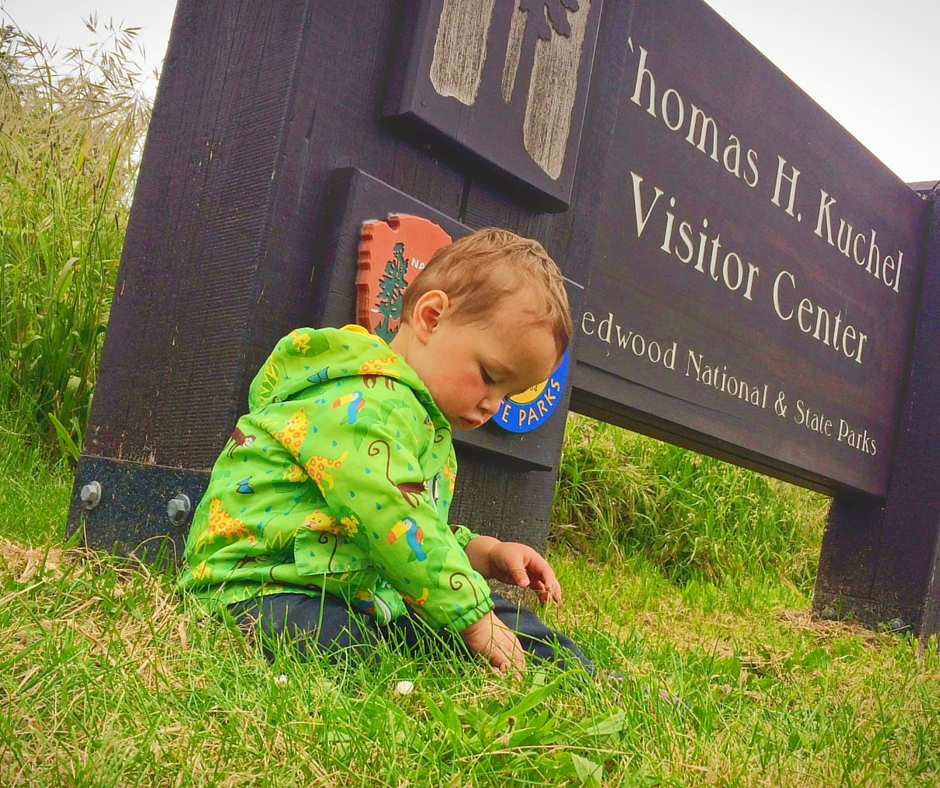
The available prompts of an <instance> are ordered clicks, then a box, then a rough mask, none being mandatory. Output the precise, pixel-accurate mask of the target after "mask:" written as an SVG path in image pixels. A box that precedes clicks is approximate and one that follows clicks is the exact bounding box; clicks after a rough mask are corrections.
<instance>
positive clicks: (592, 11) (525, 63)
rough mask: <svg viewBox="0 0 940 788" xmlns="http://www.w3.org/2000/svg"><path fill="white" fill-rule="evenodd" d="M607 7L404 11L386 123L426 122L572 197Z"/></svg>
mask: <svg viewBox="0 0 940 788" xmlns="http://www.w3.org/2000/svg"><path fill="white" fill-rule="evenodd" d="M602 6H603V0H555V1H554V2H551V3H542V2H538V3H536V2H531V0H422V1H421V2H410V3H408V4H407V10H406V20H405V24H404V28H405V31H406V32H405V34H404V35H405V38H406V41H407V42H408V48H407V49H405V50H404V51H405V53H406V54H405V55H404V56H403V57H402V58H401V59H396V64H395V66H396V70H395V72H394V77H393V81H392V88H391V91H390V93H389V96H388V99H387V101H386V105H385V114H386V115H387V116H392V117H399V118H403V119H405V120H407V121H409V122H411V123H412V124H420V125H421V126H423V127H426V128H429V129H432V130H434V131H435V132H437V133H438V134H441V135H443V136H444V137H446V138H448V139H449V140H451V141H453V142H455V143H457V144H459V145H460V146H461V147H462V148H464V149H466V150H469V151H471V152H472V153H474V154H476V155H478V156H479V157H481V159H482V160H483V161H485V162H486V163H487V164H490V165H493V166H494V167H495V168H496V169H498V170H500V171H502V172H504V173H507V174H509V175H510V176H512V178H513V180H514V181H516V182H518V183H522V184H525V185H526V186H528V187H530V189H532V190H534V191H536V192H537V193H539V194H540V195H542V197H543V198H544V199H543V200H542V202H543V203H544V207H545V208H546V209H549V210H564V209H565V208H566V207H567V206H568V204H569V202H570V200H571V186H572V183H573V181H574V175H575V171H576V168H577V160H578V149H579V146H580V142H581V129H582V125H583V122H584V111H585V105H586V101H587V94H588V89H589V87H590V80H591V71H592V66H593V62H594V47H595V44H596V41H597V31H598V24H599V21H600V17H601V11H602Z"/></svg>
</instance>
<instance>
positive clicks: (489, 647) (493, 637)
mask: <svg viewBox="0 0 940 788" xmlns="http://www.w3.org/2000/svg"><path fill="white" fill-rule="evenodd" d="M460 637H462V638H463V640H464V643H466V644H467V646H468V648H469V649H470V650H471V651H472V652H473V653H474V654H480V655H481V656H484V657H486V659H487V660H488V661H489V663H490V664H491V665H492V666H493V667H494V668H496V669H497V670H511V671H512V672H513V673H514V674H515V675H516V676H519V675H520V674H521V673H522V672H523V671H524V670H525V652H524V651H523V649H522V644H521V643H520V642H519V638H517V637H516V633H515V632H513V631H512V630H511V629H510V628H509V627H507V626H506V625H505V624H504V623H503V622H502V621H500V620H499V619H498V618H497V617H496V615H495V614H494V613H493V611H490V612H489V613H487V614H486V615H485V616H483V618H481V619H479V620H478V621H476V622H474V623H473V624H471V625H470V626H469V627H467V628H466V629H464V630H462V631H461V633H460Z"/></svg>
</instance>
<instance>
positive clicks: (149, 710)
mask: <svg viewBox="0 0 940 788" xmlns="http://www.w3.org/2000/svg"><path fill="white" fill-rule="evenodd" d="M588 427H590V428H591V429H602V428H600V427H598V426H591V425H590V424H587V423H585V422H579V421H578V420H577V419H573V420H572V425H570V426H569V443H570V442H571V440H575V441H577V440H580V433H579V430H581V429H585V428H588ZM618 435H620V436H624V437H622V438H621V437H617V436H618ZM602 437H604V440H614V441H619V443H618V445H619V446H621V448H622V449H623V450H624V451H626V450H627V449H628V448H629V447H625V446H626V444H624V443H623V441H629V442H633V443H634V444H635V445H633V448H632V451H634V457H635V461H636V462H638V463H639V462H640V461H642V460H643V452H641V451H638V450H637V445H641V448H643V451H645V452H646V453H647V454H646V459H645V462H647V463H649V462H650V461H651V460H650V458H651V457H657V456H658V457H660V459H661V458H662V453H663V452H667V453H668V452H672V453H675V454H676V456H680V455H682V454H684V453H681V452H679V450H676V449H667V448H663V447H661V445H660V444H656V445H654V444H652V442H648V443H649V444H650V445H649V446H647V442H646V441H645V439H640V438H637V437H635V436H627V435H626V433H619V432H618V433H612V434H611V435H606V437H605V436H602ZM637 441H639V442H640V443H639V444H636V442H637ZM6 442H7V443H11V441H10V440H9V439H8V440H7V441H6ZM597 442H598V441H595V443H597ZM599 442H600V443H603V442H604V441H603V440H602V441H599ZM16 443H17V441H12V444H16ZM7 448H8V451H7V452H5V454H6V456H7V457H13V458H14V459H13V461H10V460H7V461H5V464H3V465H2V466H0V474H2V475H0V490H2V491H3V492H2V496H3V497H2V499H0V518H2V519H0V535H2V536H3V537H4V538H3V541H2V542H0V668H2V669H0V694H2V697H3V714H2V715H0V785H3V786H8V785H9V786H17V785H36V786H73V787H74V786H89V787H90V786H95V787H96V788H97V787H98V786H130V785H135V786H185V785H213V786H293V785H336V786H347V785H372V786H386V785H391V786H405V785H408V786H451V785H453V786H464V785H474V786H477V785H479V786H483V785H498V786H510V785H512V786H515V785H546V784H547V785H566V784H570V785H624V786H632V785H643V786H648V785H670V786H673V785H674V786H687V785H726V786H739V785H740V786H759V785H798V786H804V785H807V786H816V785H820V786H821V785H826V786H829V785H833V786H836V785H838V786H862V785H897V786H902V785H910V786H926V785H935V784H937V783H938V781H940V720H938V714H940V682H938V681H937V678H938V677H940V662H938V658H937V651H936V643H932V644H930V647H928V648H925V649H921V653H920V655H919V652H918V644H917V642H916V640H914V639H912V638H910V637H909V636H898V635H894V634H890V633H873V632H870V631H868V630H864V629H860V628H856V627H853V626H850V625H847V624H841V623H834V622H820V621H817V620H815V619H814V618H813V617H812V616H811V614H810V610H809V605H810V589H811V583H802V584H801V583H797V582H794V581H793V580H792V579H788V578H787V577H785V576H784V575H785V574H786V573H785V572H784V573H783V574H781V573H780V572H778V576H777V577H776V578H774V577H773V573H772V571H770V569H768V568H767V567H764V568H760V567H758V568H757V570H755V571H754V572H751V573H750V574H748V573H745V572H742V571H740V570H735V569H733V568H730V569H727V570H725V571H724V574H722V575H721V576H720V577H719V578H718V579H715V578H714V577H711V578H710V577H709V572H707V571H698V572H697V573H695V572H692V574H689V576H685V577H683V578H682V579H676V578H674V577H670V573H669V572H668V571H664V569H663V567H662V566H661V565H660V563H661V559H662V556H661V554H660V553H659V552H658V548H657V547H656V545H653V546H651V547H649V548H648V549H642V548H640V547H638V548H636V549H635V550H633V551H632V552H631V553H627V550H626V549H625V548H623V547H621V548H620V555H618V554H617V551H616V550H615V549H614V546H613V545H611V544H608V545H607V546H606V547H604V545H602V544H598V545H597V548H598V549H597V550H593V551H592V550H587V551H585V552H580V553H579V552H578V551H576V550H575V548H573V547H572V546H571V540H567V539H562V538H561V537H563V536H564V535H565V534H566V533H569V534H570V531H571V530H572V529H577V530H579V531H581V532H585V533H586V531H587V529H586V528H585V527H581V526H579V525H578V524H577V523H569V528H568V529H567V530H566V529H562V528H558V529H556V531H555V533H556V535H558V537H559V538H558V539H557V540H556V543H555V547H554V548H553V551H552V553H551V556H550V557H551V560H552V562H553V564H554V566H555V567H556V570H557V571H558V574H559V576H560V578H561V581H562V583H563V587H564V590H565V603H564V605H563V606H562V607H560V608H557V609H553V610H550V611H549V612H548V613H547V614H546V617H547V618H548V620H549V621H550V622H551V623H553V624H554V625H555V626H556V627H557V628H559V629H562V630H564V631H566V632H569V633H570V634H572V635H573V636H574V637H575V639H576V640H578V641H579V642H580V643H581V644H582V645H583V647H584V649H585V651H586V652H587V653H588V654H589V655H590V656H591V657H592V658H593V659H594V660H595V661H596V662H597V664H598V665H599V666H600V667H601V668H602V670H603V672H604V674H605V675H610V674H617V673H619V674H622V678H621V679H620V680H619V682H610V681H606V680H604V679H600V680H590V679H587V678H586V677H584V676H583V675H579V674H576V673H575V674H565V673H562V672H560V671H558V670H556V669H554V668H536V667H533V668H532V669H531V670H530V671H529V673H528V675H527V676H526V677H525V679H524V680H523V681H522V682H516V683H514V682H513V681H512V680H510V679H509V678H507V677H505V676H501V675H494V674H492V673H490V672H487V671H486V670H484V669H483V668H482V667H480V666H478V665H475V664H469V663H464V662H461V661H459V660H456V659H447V658H440V659H428V658H405V657H403V656H401V655H400V654H396V653H393V652H391V651H384V652H383V653H381V654H380V656H381V666H379V667H377V666H376V665H375V663H374V661H372V660H369V661H368V662H365V663H364V662H361V661H356V660H353V659H350V660H349V661H348V662H346V663H344V664H342V665H340V666H338V667H337V666H331V665H329V664H326V663H323V664H321V663H313V664H301V663H299V662H297V661H296V660H295V659H294V658H293V657H292V656H291V655H290V653H288V652H284V653H281V654H280V655H279V657H278V659H277V662H276V664H274V665H273V666H269V665H268V664H267V663H266V662H265V661H264V659H263V657H262V656H261V654H260V649H259V648H258V647H257V646H256V645H255V644H254V643H251V642H249V641H246V639H245V638H244V636H243V635H242V634H241V633H240V632H239V631H238V630H237V629H236V628H235V627H234V626H232V625H231V624H226V623H224V622H221V621H215V620H210V619H205V618H203V617H201V616H200V615H199V613H198V612H197V611H196V610H195V609H191V608H189V607H188V606H187V605H186V604H185V603H183V602H181V601H180V600H179V599H178V598H177V597H176V596H174V594H173V592H172V582H173V578H172V577H171V576H166V575H161V574H154V573H152V572H151V571H149V570H148V569H147V568H146V567H139V566H134V565H133V564H130V563H127V562H123V561H121V560H119V559H115V558H111V557H107V556H101V555H94V554H88V553H83V552H81V551H75V550H72V551H65V550H63V545H62V536H61V534H62V527H61V526H62V522H63V520H64V516H65V509H66V506H67V500H68V491H69V489H70V485H69V479H68V474H67V470H65V469H63V468H58V469H53V470H49V469H48V466H46V465H44V464H43V462H42V461H41V460H40V459H39V458H38V457H35V456H34V455H33V454H31V453H30V451H28V450H26V449H22V448H21V452H20V454H19V456H16V452H14V451H11V450H10V449H12V446H10V447H7ZM566 457H567V459H568V461H569V463H570V446H569V452H568V454H567V455H566ZM609 458H610V451H609V446H608V450H604V448H603V446H601V447H600V448H599V450H598V454H597V456H596V457H595V458H594V460H591V459H590V457H586V455H582V457H581V460H580V462H581V468H582V471H584V470H586V469H587V468H588V466H589V465H590V462H601V461H603V462H607V461H608V460H609ZM686 460H688V461H690V462H691V461H692V459H691V458H686V459H684V460H682V461H686ZM697 462H698V463H699V468H700V469H701V465H702V463H703V462H705V463H706V465H707V466H708V467H707V470H708V472H709V473H712V474H717V475H720V474H722V473H724V474H726V475H728V474H730V475H731V477H733V478H732V483H733V484H739V483H740V472H739V470H738V469H730V468H728V467H727V466H720V464H717V463H716V464H714V466H712V465H711V463H712V462H713V461H710V460H707V461H706V460H704V458H699V459H698V460H697ZM722 468H724V470H722ZM631 473H633V474H634V475H636V474H641V475H642V474H651V475H652V476H655V473H653V472H652V471H650V466H649V465H648V464H647V465H645V466H644V465H642V464H639V465H637V466H636V467H635V468H634V469H633V470H632V471H631ZM589 475H590V474H589ZM717 475H716V476H714V477H713V478H712V481H711V483H710V484H711V486H713V487H714V485H715V484H717V481H716V479H717ZM567 478H569V477H567V476H565V475H563V478H562V483H561V485H560V489H563V488H564V485H565V483H566V479H567ZM758 481H759V480H758ZM585 483H586V482H585ZM771 487H772V488H773V490H776V485H771ZM610 490H611V493H612V495H614V494H615V495H614V497H612V498H611V500H610V501H608V502H607V504H605V503H604V502H603V500H602V499H599V498H598V499H596V500H595V504H597V506H598V507H599V508H598V511H601V512H603V511H604V506H605V505H609V506H617V507H619V508H622V507H623V506H624V505H625V504H624V500H625V499H624V496H625V494H626V493H625V490H624V488H617V487H616V485H615V484H614V482H611V485H610ZM773 490H772V492H773ZM595 492H596V491H595ZM646 494H647V495H648V497H652V498H653V499H657V496H660V495H661V494H663V493H661V491H659V490H657V489H653V488H648V489H647V490H646ZM775 495H777V497H778V498H779V497H783V498H787V497H788V496H793V495H797V496H798V497H799V496H804V497H805V496H806V495H807V494H804V493H802V492H799V491H796V492H794V491H792V489H786V490H780V491H777V493H775ZM660 503H661V504H662V505H665V504H664V503H662V501H661V502H660ZM803 503H804V505H805V507H806V508H805V511H809V512H811V513H812V512H815V513H814V514H812V517H811V518H810V519H813V518H815V520H814V523H815V524H814V525H812V528H813V529H816V530H818V527H819V524H818V522H817V521H818V510H819V502H818V501H814V500H811V499H806V500H804V501H803ZM791 504H792V501H791V502H790V503H788V504H787V506H790V505H791ZM676 505H677V504H675V503H673V504H671V505H670V506H669V507H668V508H673V507H674V506H676ZM754 505H756V506H759V507H766V506H775V505H779V502H778V501H775V500H763V501H757V502H755V504H754ZM557 511H558V507H556V512H557ZM683 516H685V515H683ZM708 516H712V517H713V515H708ZM708 516H703V518H700V519H704V520H707V519H708ZM609 525H610V524H609V523H608V524H607V526H605V528H607V529H608V530H610V528H609ZM582 526H583V524H582ZM689 527H690V528H691V529H692V530H693V531H694V530H695V529H696V528H706V527H707V528H714V525H709V524H708V523H702V522H692V523H690V525H689ZM728 530H729V532H732V531H733V530H734V529H733V528H729V529H728ZM629 538H633V537H629ZM712 538H713V539H717V538H719V536H718V534H717V533H714V532H713V533H712ZM591 539H592V540H593V541H598V539H599V537H598V536H597V535H596V534H592V535H591ZM624 539H627V540H628V538H627V537H624ZM625 543H626V542H624V540H623V539H621V542H620V543H619V544H625ZM722 549H724V548H722ZM800 549H801V548H800V546H799V545H797V546H795V547H794V552H796V553H799V552H800ZM719 552H720V550H719ZM601 554H604V555H605V558H604V560H600V559H599V558H598V555H601ZM784 558H785V557H784ZM792 563H793V559H792V558H789V559H786V560H783V561H782V564H781V566H782V567H792ZM733 564H734V561H731V562H730V565H733ZM690 571H691V570H690ZM781 571H782V570H781ZM800 571H802V570H800ZM673 574H675V573H673ZM686 574H688V573H686ZM711 574H712V575H714V574H715V571H714V570H711ZM799 574H800V572H797V575H799ZM403 680H407V681H411V682H413V684H414V690H413V691H412V692H410V693H406V694H401V693H400V692H398V690H397V687H398V684H399V682H400V681H403Z"/></svg>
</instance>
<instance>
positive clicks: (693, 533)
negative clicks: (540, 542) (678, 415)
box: [552, 415, 828, 592]
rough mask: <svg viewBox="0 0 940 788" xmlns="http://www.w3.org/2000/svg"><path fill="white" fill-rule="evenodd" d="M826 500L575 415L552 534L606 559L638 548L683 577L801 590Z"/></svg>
mask: <svg viewBox="0 0 940 788" xmlns="http://www.w3.org/2000/svg"><path fill="white" fill-rule="evenodd" d="M827 506H828V503H827V499H826V498H824V497H823V496H820V495H817V494H815V493H810V492H808V491H806V490H801V489H799V488H797V487H793V486H791V485H788V484H785V483H783V482H778V481H776V480H774V479H771V478H769V477H767V476H763V475H761V474H758V473H754V472H753V471H749V470H746V469H744V468H738V467H735V466H731V465H728V464H726V463H723V462H721V461H719V460H715V459H712V458H710V457H705V456H702V455H700V454H696V453H694V452H690V451H686V450H684V449H681V448H679V447H677V446H672V445H669V444H666V443H661V442H660V441H656V440H653V439H651V438H646V437H644V436H642V435H637V434H635V433H632V432H628V431H626V430H622V429H618V428H617V427H614V426H612V425H609V424H604V423H603V422H597V421H593V420H592V419H587V418H583V417H579V416H577V415H572V416H570V417H569V423H568V428H567V430H566V433H565V439H564V447H563V450H562V459H561V465H560V469H559V477H558V485H557V491H556V495H555V505H554V509H553V512H552V522H553V523H555V526H554V530H553V534H552V535H553V538H554V539H555V540H557V541H564V542H566V543H568V544H570V545H572V546H573V547H575V548H576V549H579V550H590V551H591V552H592V554H594V555H596V556H597V557H598V558H600V559H603V560H605V561H609V560H622V559H624V558H634V557H640V558H643V559H644V560H647V561H649V562H650V563H652V564H653V565H654V566H657V567H658V568H659V569H660V570H661V571H662V572H663V573H664V574H665V575H666V576H667V577H668V578H670V579H671V580H673V581H675V582H678V583H680V584H681V583H688V582H693V581H695V582H715V583H721V582H723V581H726V580H729V579H734V578H738V577H760V578H772V579H774V580H780V581H782V582H784V583H788V584H792V585H793V586H795V587H797V588H799V589H801V590H803V591H804V592H806V591H809V590H810V589H811V588H812V585H813V582H814V579H815V574H816V563H817V561H818V556H819V549H820V543H821V538H822V528H823V523H824V519H825V513H826V509H827Z"/></svg>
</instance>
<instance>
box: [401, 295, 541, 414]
mask: <svg viewBox="0 0 940 788" xmlns="http://www.w3.org/2000/svg"><path fill="white" fill-rule="evenodd" d="M517 298H518V300H517ZM520 301H521V303H520ZM526 301H527V299H526V298H525V297H524V296H522V297H521V298H520V297H513V298H511V299H510V300H507V301H506V302H504V303H503V304H502V305H501V307H500V308H497V309H494V310H493V312H492V313H491V314H490V315H487V316H486V317H485V318H484V319H482V320H479V321H474V322H473V323H462V322H460V321H459V319H458V320H457V321H456V322H455V321H454V320H453V319H452V318H451V317H450V315H449V314H448V312H447V311H446V310H445V312H444V314H443V315H441V318H440V321H439V322H438V323H437V325H436V327H435V328H434V330H433V331H432V332H431V334H430V336H429V337H428V339H427V342H426V343H424V346H423V352H422V353H421V354H420V356H419V358H416V359H414V360H411V359H409V361H410V362H411V363H412V366H414V368H415V371H416V372H417V373H418V375H419V376H420V377H421V379H422V380H423V381H424V384H425V385H426V386H427V387H428V391H430V392H431V396H432V397H433V398H434V402H435V403H436V404H437V406H438V407H439V408H440V409H441V411H442V412H443V413H444V415H445V416H446V417H447V420H448V421H449V422H450V424H451V426H452V427H453V428H454V429H463V430H471V429H474V428H476V427H479V426H481V425H482V424H484V423H485V422H487V421H488V420H489V419H490V418H492V416H493V415H494V414H495V413H496V411H497V410H498V409H499V406H500V404H501V403H502V401H503V399H504V398H505V397H507V396H511V395H514V394H518V393H521V392H523V391H525V390H526V389H527V388H530V387H531V386H534V385H536V384H537V383H541V382H542V381H544V380H545V379H546V378H548V376H549V375H551V374H552V372H553V371H554V369H555V367H556V366H557V364H558V356H557V355H556V352H557V351H556V347H555V338H554V336H553V335H552V332H551V331H550V330H549V328H548V327H547V326H545V325H544V324H542V325H539V324H535V323H533V322H532V318H531V315H532V312H530V311H529V310H528V309H527V308H526V307H527V306H528V304H527V303H526Z"/></svg>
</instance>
